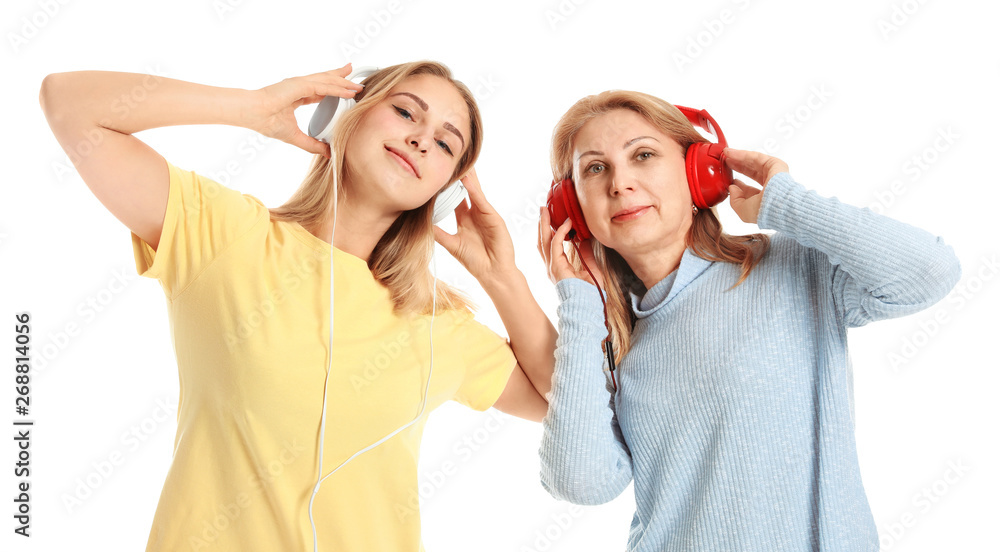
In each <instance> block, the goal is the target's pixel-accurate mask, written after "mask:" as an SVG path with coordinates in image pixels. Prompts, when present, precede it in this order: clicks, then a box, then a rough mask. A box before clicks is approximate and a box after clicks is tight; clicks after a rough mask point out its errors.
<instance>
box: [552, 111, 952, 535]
mask: <svg viewBox="0 0 1000 552" xmlns="http://www.w3.org/2000/svg"><path fill="white" fill-rule="evenodd" d="M705 142H707V140H706V139H705V138H704V137H702V136H701V135H700V134H699V133H698V132H697V131H696V130H695V129H694V127H693V126H692V124H691V123H690V122H689V118H688V117H686V116H685V114H683V113H682V112H681V111H679V110H678V109H677V108H676V107H675V106H673V105H670V104H668V103H667V102H665V101H663V100H660V99H658V98H654V97H652V96H649V95H646V94H641V93H635V92H624V91H613V92H604V93H602V94H598V95H596V96H590V97H587V98H584V99H582V100H580V101H579V102H577V103H576V104H575V105H574V106H573V107H572V108H571V109H570V110H569V111H568V112H567V113H566V114H565V115H564V116H563V117H562V119H561V120H560V121H559V123H558V125H557V127H556V129H555V131H554V133H553V144H552V170H553V175H554V177H555V178H556V180H557V181H560V180H562V179H572V182H573V187H572V188H570V190H573V192H572V193H574V194H575V197H576V199H577V200H578V203H579V209H580V211H581V214H582V217H583V221H578V222H577V225H580V226H582V225H583V224H582V223H583V222H585V225H586V230H588V231H589V234H591V235H592V238H591V239H590V240H588V241H583V243H581V244H580V255H579V256H581V257H582V258H583V260H584V261H586V263H587V266H586V267H581V266H580V264H579V262H578V256H577V255H576V252H575V251H570V254H569V255H567V254H566V253H565V248H564V247H563V241H564V238H565V237H566V236H567V235H568V234H569V233H570V231H571V229H572V230H576V231H577V234H580V232H579V230H581V228H571V227H572V226H573V224H574V223H573V222H571V219H567V220H566V222H564V223H562V224H556V226H557V228H554V229H553V228H551V227H550V225H549V214H548V212H547V211H546V212H543V213H542V217H541V218H542V220H541V223H540V231H539V250H540V252H541V253H542V256H543V258H544V259H545V261H546V264H547V266H548V270H549V276H550V278H551V279H552V281H553V282H555V284H556V289H557V291H558V295H559V298H560V305H559V308H558V314H559V327H558V329H559V334H560V335H559V343H558V348H557V350H556V368H555V374H554V376H553V380H552V392H551V394H550V395H549V411H548V415H547V416H546V418H545V420H544V422H543V423H544V428H545V432H544V437H543V441H542V446H541V451H540V455H541V463H542V483H543V486H544V487H545V488H546V489H548V491H549V492H550V493H551V494H553V495H554V496H555V497H557V498H561V499H565V500H569V501H572V502H576V503H582V504H598V503H603V502H607V501H609V500H611V499H613V498H614V497H616V496H618V495H619V494H620V493H621V492H622V491H623V490H624V489H625V487H626V486H627V485H628V483H629V482H630V481H633V480H634V482H635V497H636V512H635V516H634V518H633V520H632V526H631V532H630V536H629V540H628V550H631V551H647V550H648V551H658V552H662V551H681V550H692V551H693V550H699V551H708V550H713V551H715V550H743V551H747V550H767V551H774V550H803V551H805V550H876V549H877V548H878V535H877V532H876V528H875V523H874V520H873V517H872V514H871V510H870V508H869V506H868V501H867V498H866V496H865V490H864V487H863V485H862V482H861V475H860V470H859V467H858V456H857V451H856V448H855V438H854V419H853V410H854V407H853V403H852V379H851V367H850V361H849V358H848V352H847V329H848V328H851V327H857V326H861V325H864V324H867V323H868V322H870V321H873V320H881V319H886V318H891V317H897V316H903V315H906V314H911V313H914V312H917V311H919V310H921V309H925V308H927V307H929V306H930V305H932V304H934V303H935V302H936V301H938V300H940V299H941V298H942V297H944V296H945V295H946V294H947V292H948V291H949V290H950V289H951V288H952V287H953V286H954V285H955V283H956V282H957V280H958V278H959V274H960V268H959V265H958V262H957V260H956V257H955V255H954V253H953V252H952V250H951V248H950V247H948V246H947V245H945V244H944V243H943V242H942V241H941V239H940V238H936V237H935V236H932V235H931V234H929V233H927V232H925V231H923V230H920V229H917V228H914V227H911V226H908V225H905V224H902V223H899V222H897V221H894V220H892V219H889V218H886V217H884V216H880V215H876V214H874V213H872V212H871V211H869V210H867V209H859V208H856V207H852V206H849V205H845V204H843V203H840V202H839V201H837V200H836V199H830V198H824V197H821V196H819V195H817V194H816V193H814V192H811V191H809V190H807V189H806V188H804V187H803V186H802V185H801V184H799V183H798V182H796V181H795V180H794V179H793V178H792V177H791V175H790V174H789V173H788V167H787V165H786V164H785V163H784V162H782V161H781V160H779V159H776V158H773V157H769V156H766V155H763V154H760V153H754V152H748V151H740V150H734V149H725V150H723V148H722V146H721V145H720V146H717V149H718V150H720V151H721V152H722V163H724V164H725V165H724V166H727V167H729V168H731V169H733V170H736V171H739V172H741V173H743V174H745V175H747V176H749V177H750V178H752V179H753V180H755V181H757V182H758V183H759V184H760V185H761V186H763V190H758V189H757V188H754V187H751V186H748V185H746V184H744V183H742V182H739V181H734V182H733V183H732V185H731V186H729V187H728V193H729V195H730V203H731V205H732V208H733V209H734V210H735V211H736V212H737V214H738V215H739V216H740V218H741V219H742V220H744V221H745V222H750V223H757V225H758V226H759V227H760V228H762V229H772V230H775V231H776V233H775V234H774V235H773V236H766V235H763V234H755V235H751V236H730V235H727V234H725V233H723V232H722V229H721V226H720V224H719V221H718V219H717V217H716V215H715V213H714V212H713V209H710V208H701V209H699V208H698V207H696V206H695V205H693V199H692V192H691V190H692V187H691V183H690V182H689V181H688V177H687V174H688V173H687V169H686V167H685V153H686V152H687V151H688V149H689V148H691V147H695V146H697V145H699V144H702V143H705ZM725 191H726V190H725V188H724V191H723V194H722V195H723V197H724V195H725ZM588 268H589V269H590V272H588V271H587V270H586V269H588ZM591 272H592V273H593V274H594V278H596V279H597V280H598V281H597V282H596V283H598V284H600V285H601V287H602V288H603V289H604V290H606V292H607V311H606V316H607V319H606V321H605V312H604V308H603V307H602V297H601V295H599V291H598V288H597V287H595V285H594V283H595V282H594V278H591V276H590V274H591ZM606 327H607V328H608V329H606ZM609 332H610V336H608V333H609ZM606 336H608V337H610V341H611V342H612V343H613V344H614V345H615V350H616V353H615V357H616V360H617V361H618V369H617V370H616V371H615V372H613V375H614V376H615V379H610V378H608V377H607V374H606V373H603V372H602V364H604V362H605V358H606V356H605V354H603V353H602V350H601V346H600V345H601V341H602V340H605V339H606ZM609 368H610V367H609ZM609 391H610V392H611V394H609Z"/></svg>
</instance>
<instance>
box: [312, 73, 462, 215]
mask: <svg viewBox="0 0 1000 552" xmlns="http://www.w3.org/2000/svg"><path fill="white" fill-rule="evenodd" d="M376 71H378V67H361V68H359V69H355V70H354V72H353V73H351V74H350V75H348V76H347V80H349V81H354V82H361V81H363V80H364V79H366V78H368V77H369V76H371V75H372V74H373V73H375V72H376ZM341 102H343V103H344V106H343V107H342V108H340V109H338V107H339V106H340V103H341ZM357 103H358V102H357V101H355V100H354V98H341V97H340V96H326V97H325V98H323V100H322V101H320V102H319V105H318V106H316V111H314V112H313V115H312V119H310V120H309V136H312V137H313V138H315V139H317V140H319V141H321V142H326V143H328V144H329V143H330V137H331V136H332V135H333V127H334V125H336V123H337V121H338V120H340V116H342V115H343V114H344V113H345V112H346V111H347V110H349V109H350V108H352V107H354V105H355V104H357ZM465 196H466V192H465V186H463V185H462V181H461V180H456V181H455V182H452V183H451V185H449V186H448V187H447V188H445V189H443V190H441V191H440V192H438V195H437V197H435V198H434V216H433V219H432V220H433V221H434V224H437V223H439V222H441V221H442V220H444V219H445V218H446V217H447V216H448V214H449V213H451V212H453V211H454V210H455V207H458V204H459V203H461V202H462V200H464V199H465Z"/></svg>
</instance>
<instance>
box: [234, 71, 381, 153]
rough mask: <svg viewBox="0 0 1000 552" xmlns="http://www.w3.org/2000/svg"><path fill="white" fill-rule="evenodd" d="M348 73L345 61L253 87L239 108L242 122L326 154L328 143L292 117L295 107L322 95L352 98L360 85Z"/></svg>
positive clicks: (313, 100)
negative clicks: (313, 71) (243, 106)
mask: <svg viewBox="0 0 1000 552" xmlns="http://www.w3.org/2000/svg"><path fill="white" fill-rule="evenodd" d="M350 74H351V64H350V63H348V64H347V65H345V66H343V67H341V68H339V69H334V70H332V71H324V72H322V73H314V74H312V75H306V76H304V77H291V78H287V79H285V80H283V81H281V82H279V83H276V84H272V85H270V86H265V87H264V88H261V89H259V90H253V91H251V92H250V98H251V100H250V102H249V104H248V105H247V106H246V107H245V108H244V110H243V121H244V124H243V125H242V126H244V127H246V128H249V129H251V130H255V131H257V132H259V133H261V134H263V135H264V136H267V137H269V138H275V139H278V140H281V141H282V142H286V143H288V144H291V145H293V146H297V147H300V148H302V149H304V150H306V151H308V152H309V153H318V154H320V155H323V156H326V157H327V158H329V157H330V145H329V144H327V143H325V142H321V141H319V140H317V139H315V138H313V137H311V136H309V135H307V134H306V133H304V132H302V130H301V129H300V128H299V124H298V122H297V121H296V120H295V109H296V108H298V107H300V106H303V105H306V104H312V103H317V102H319V101H321V100H322V99H323V98H325V97H326V96H339V97H341V98H353V97H354V95H355V94H356V93H357V92H360V91H361V90H363V87H362V86H361V85H360V84H356V83H353V82H351V81H349V80H347V78H346V77H347V76H348V75H350Z"/></svg>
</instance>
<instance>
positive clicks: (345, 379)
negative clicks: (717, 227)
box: [132, 162, 515, 552]
mask: <svg viewBox="0 0 1000 552" xmlns="http://www.w3.org/2000/svg"><path fill="white" fill-rule="evenodd" d="M167 167H168V169H169V171H170V192H169V196H168V199H167V210H166V217H165V219H164V222H163V230H162V233H161V236H160V242H159V244H158V248H157V250H156V251H154V250H153V249H152V248H151V247H150V246H149V244H147V243H145V242H144V241H142V240H141V239H140V238H139V237H138V236H136V235H135V234H134V233H133V234H132V245H133V250H134V254H135V261H136V270H137V272H138V273H139V275H140V276H146V277H149V278H155V279H157V280H159V282H160V284H161V285H162V287H163V290H164V293H165V294H166V297H167V303H168V313H169V318H170V330H171V335H172V338H173V342H174V350H175V352H176V356H177V368H178V372H179V376H180V399H179V401H180V402H179V406H178V412H177V425H178V427H177V436H176V438H175V440H174V456H173V461H172V463H171V466H170V470H169V471H168V473H167V477H166V480H165V482H164V484H163V491H162V493H161V495H160V500H159V503H158V505H157V508H156V514H155V517H154V519H153V526H152V529H151V531H150V535H149V541H148V544H147V547H146V550H147V551H170V552H177V551H187V550H190V551H197V550H211V551H219V550H227V551H239V552H250V551H255V550H261V551H268V552H276V551H285V550H288V551H296V552H302V551H305V550H310V551H311V550H312V528H311V526H310V524H309V513H308V507H309V499H310V497H311V494H312V490H313V486H314V485H315V482H316V478H317V472H318V469H317V468H318V447H319V428H320V417H321V414H322V407H323V381H324V376H325V374H326V371H327V364H328V356H327V354H328V346H329V345H328V342H329V305H330V297H329V295H330V293H329V289H330V274H329V272H330V257H329V255H330V245H329V244H327V243H326V242H324V241H323V240H320V239H319V238H317V237H316V236H313V235H312V234H310V233H309V232H308V231H306V230H305V229H304V228H303V227H302V226H301V225H299V224H297V223H287V222H272V221H271V220H270V217H269V216H268V211H267V208H266V207H265V206H264V204H263V203H261V201H260V200H259V199H257V198H255V197H253V196H251V195H248V194H241V193H239V192H237V191H235V190H232V189H229V188H227V187H225V186H222V185H220V184H219V183H217V182H215V181H213V180H211V179H209V178H205V177H204V176H201V175H198V174H195V173H194V172H191V171H186V170H183V169H179V168H177V167H175V166H174V165H172V164H170V163H169V162H168V163H167ZM333 255H334V265H335V268H334V270H335V271H336V275H335V279H334V285H335V286H336V287H335V291H334V294H335V295H334V309H335V313H334V338H333V353H334V354H333V365H332V368H331V370H330V383H329V391H328V397H327V413H326V420H327V422H326V437H325V445H324V453H323V474H324V475H325V474H327V473H329V472H330V470H332V469H334V468H335V467H337V466H338V465H340V464H341V462H343V461H344V460H345V459H347V458H348V457H349V456H351V455H352V454H353V453H354V452H356V451H358V450H360V449H362V448H364V447H366V446H368V445H369V444H371V443H373V442H375V441H377V440H378V439H380V438H382V437H383V436H385V435H387V434H388V433H390V432H391V431H393V430H395V429H396V428H398V427H400V426H402V425H404V424H406V423H407V422H409V421H410V420H412V419H413V418H414V417H415V416H416V415H417V413H418V412H419V410H420V401H421V398H422V394H423V390H424V385H425V382H426V378H427V372H428V368H429V364H430V343H429V341H430V336H429V331H430V327H431V325H430V318H431V317H430V316H429V315H426V316H417V315H414V316H400V315H397V314H396V313H394V311H393V305H392V302H391V300H390V296H389V292H388V290H387V289H386V288H384V287H383V286H382V285H381V284H379V283H378V282H377V281H376V280H375V279H374V278H373V277H372V274H371V272H370V271H369V269H368V265H367V264H366V262H365V261H364V260H362V259H360V258H358V257H355V256H353V255H350V254H348V253H345V252H343V251H340V250H337V249H335V250H333ZM433 331H434V343H433V345H434V371H433V377H432V381H431V386H430V391H429V393H428V397H427V408H426V410H425V413H424V416H423V417H422V418H421V420H420V421H419V422H417V423H415V424H413V425H412V426H410V427H409V428H407V429H406V430H404V431H402V432H400V433H399V434H397V435H396V436H395V437H393V438H391V439H389V440H388V441H386V442H385V443H383V444H382V445H380V446H378V447H376V448H375V449H373V450H371V451H368V452H366V453H364V454H362V455H361V456H359V457H358V458H356V459H354V460H353V461H351V462H350V463H349V464H347V465H346V466H345V467H344V468H342V469H340V470H339V471H338V472H337V473H336V474H334V475H333V476H331V477H329V478H327V479H326V480H325V481H324V482H323V484H322V487H321V488H320V491H319V494H318V495H317V496H316V499H315V503H314V505H313V516H314V519H315V521H316V528H317V529H316V531H317V536H318V541H319V549H320V550H321V551H324V552H353V551H357V552H362V551H364V552H376V551H386V552H401V551H416V550H418V549H422V546H421V544H420V516H419V512H418V495H417V455H418V452H419V448H420V438H421V434H422V431H423V426H424V423H425V421H426V416H427V413H429V412H430V411H431V410H433V409H434V408H436V407H437V406H438V405H440V404H441V403H443V402H444V401H447V400H450V399H454V400H456V401H458V402H459V403H462V404H465V405H467V406H469V407H471V408H474V409H476V410H486V409H487V408H489V407H490V406H491V405H492V404H493V403H494V402H495V401H496V399H497V397H499V395H500V393H501V392H502V391H503V388H504V386H505V385H506V382H507V379H508V377H509V376H510V373H511V370H512V369H513V367H514V365H515V359H514V355H513V353H512V352H511V350H510V347H509V345H508V344H507V342H506V341H505V340H504V339H503V338H501V337H500V336H498V335H497V334H496V333H494V332H492V331H491V330H489V329H488V328H486V327H485V326H483V325H482V324H480V323H478V322H476V321H475V320H474V319H473V317H472V314H471V313H469V312H468V311H465V310H452V311H447V312H438V313H437V316H436V317H435V318H434V323H433Z"/></svg>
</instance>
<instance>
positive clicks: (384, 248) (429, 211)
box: [269, 61, 483, 313]
mask: <svg viewBox="0 0 1000 552" xmlns="http://www.w3.org/2000/svg"><path fill="white" fill-rule="evenodd" d="M413 75H434V76H437V77H440V78H443V79H445V80H447V81H448V82H450V83H451V84H452V85H453V86H454V87H455V88H456V89H457V90H458V92H459V94H460V95H461V96H462V98H463V99H464V100H465V103H466V105H467V106H468V108H469V121H470V126H471V127H472V128H471V131H472V132H471V135H470V137H469V143H468V147H467V148H466V150H465V153H463V154H462V157H461V158H460V159H459V162H458V167H457V168H456V169H455V172H454V173H453V174H452V175H451V177H450V178H449V180H448V183H450V182H453V181H455V180H457V179H458V177H459V176H461V175H462V174H464V173H465V172H467V171H468V170H469V169H471V168H472V166H473V164H475V162H476V159H477V158H478V157H479V152H480V149H481V148H482V142H483V130H482V128H483V124H482V118H481V117H480V114H479V106H478V105H476V100H475V98H474V97H473V95H472V92H471V91H470V90H469V88H468V87H467V86H465V85H464V84H462V82H460V81H458V80H455V79H454V78H453V77H452V74H451V71H450V70H449V69H448V67H446V66H445V65H443V64H441V63H437V62H433V61H415V62H410V63H403V64H400V65H393V66H391V67H386V68H384V69H381V70H379V71H378V72H376V73H374V74H372V75H371V76H369V77H367V78H366V79H365V81H364V84H365V88H364V90H363V91H361V92H359V93H358V94H357V96H356V97H355V99H356V100H357V102H358V103H357V105H356V106H354V107H353V108H351V109H350V110H349V111H347V112H345V113H343V116H341V117H340V118H339V120H338V121H337V123H336V126H335V127H334V129H333V136H332V137H331V139H330V151H331V159H327V158H326V157H324V156H322V155H318V154H317V155H316V156H314V157H313V160H312V164H311V166H310V167H309V172H308V174H306V177H305V179H304V180H303V181H302V184H300V185H299V188H298V189H297V190H296V191H295V193H294V194H292V196H291V197H290V198H289V199H288V201H286V202H285V203H284V204H283V205H281V206H280V207H276V208H273V209H269V211H270V214H271V220H276V221H286V222H298V223H300V224H301V225H302V226H303V227H305V228H307V229H314V228H316V227H318V226H319V225H321V224H322V223H323V222H324V221H325V217H326V215H327V213H328V212H329V211H328V209H329V207H330V205H331V203H332V202H333V201H334V198H335V197H336V195H340V194H344V193H345V189H344V180H345V177H346V174H347V163H346V162H345V159H344V151H345V148H346V146H347V142H348V141H349V140H350V139H351V137H352V136H353V135H354V132H355V131H356V130H357V128H358V126H359V125H360V123H361V120H362V119H363V118H364V116H365V114H366V113H368V111H370V110H371V109H372V108H374V107H375V106H376V105H377V104H378V103H379V102H380V101H381V100H382V99H383V98H385V97H386V96H388V95H389V92H390V91H391V90H392V88H393V87H395V86H396V85H398V84H399V83H401V82H402V81H403V80H404V79H406V78H407V77H410V76H413ZM443 186H444V185H442V187H443ZM433 206H434V198H431V200H430V201H428V202H427V203H426V204H424V205H422V206H420V207H418V208H416V209H413V210H411V211H406V212H404V213H402V214H401V215H400V216H399V217H398V218H397V219H396V221H395V222H394V223H393V224H392V226H390V227H389V229H388V230H387V231H386V233H385V234H384V235H383V236H382V239H381V240H379V242H378V243H377V244H376V245H375V249H374V250H373V251H372V253H371V255H370V256H369V258H368V268H369V269H371V271H372V275H373V276H374V277H375V279H376V280H377V281H379V282H380V283H381V284H382V285H384V286H385V287H386V288H388V289H389V292H390V294H391V296H392V300H393V304H394V308H395V310H396V312H399V313H429V312H431V307H432V304H433V299H434V297H433V288H434V277H433V275H431V272H430V270H429V268H428V264H429V263H430V258H431V254H432V253H433V251H434V234H433V232H432V225H433V223H432V222H431V216H432V215H433ZM437 303H438V308H442V309H456V308H464V309H471V308H472V304H471V302H470V301H469V300H468V299H467V298H466V297H465V296H463V295H462V294H461V293H460V292H458V291H457V290H455V289H454V288H452V287H450V286H448V285H447V284H445V283H443V282H437Z"/></svg>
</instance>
